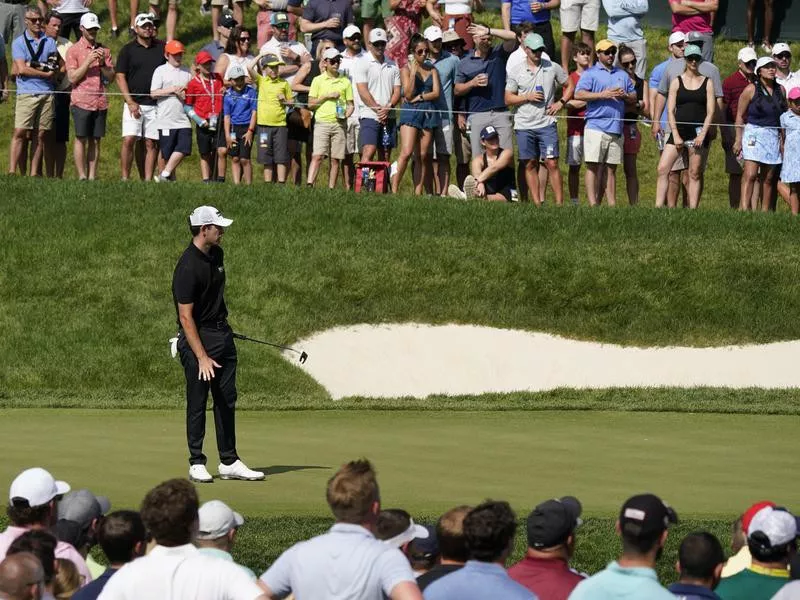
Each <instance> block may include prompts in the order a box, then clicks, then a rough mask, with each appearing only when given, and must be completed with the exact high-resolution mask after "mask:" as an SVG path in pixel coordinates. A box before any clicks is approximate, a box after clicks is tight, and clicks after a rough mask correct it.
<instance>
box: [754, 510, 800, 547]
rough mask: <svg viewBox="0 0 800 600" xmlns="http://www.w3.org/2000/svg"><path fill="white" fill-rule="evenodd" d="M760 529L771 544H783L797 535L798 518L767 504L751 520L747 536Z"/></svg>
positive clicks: (773, 545)
mask: <svg viewBox="0 0 800 600" xmlns="http://www.w3.org/2000/svg"><path fill="white" fill-rule="evenodd" d="M758 531H760V532H761V533H763V534H764V535H766V536H767V539H769V543H770V546H772V547H773V548H774V547H775V546H783V545H785V544H788V543H789V542H791V541H792V540H793V539H794V538H795V537H797V519H795V518H794V515H792V514H791V513H790V512H788V511H786V510H784V509H780V508H774V507H772V506H765V507H764V508H762V509H761V510H760V511H758V512H757V513H756V514H755V516H754V517H753V519H752V520H751V521H750V527H749V528H748V529H747V537H748V538H750V537H752V535H753V534H754V533H756V532H758Z"/></svg>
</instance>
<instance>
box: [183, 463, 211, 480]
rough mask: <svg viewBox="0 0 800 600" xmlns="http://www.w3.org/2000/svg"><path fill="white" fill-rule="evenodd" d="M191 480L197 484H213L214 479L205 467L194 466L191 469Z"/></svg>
mask: <svg viewBox="0 0 800 600" xmlns="http://www.w3.org/2000/svg"><path fill="white" fill-rule="evenodd" d="M189 480H190V481H194V482H196V483H211V482H212V481H214V478H213V477H211V473H209V472H208V469H206V466H205V465H192V466H191V467H189Z"/></svg>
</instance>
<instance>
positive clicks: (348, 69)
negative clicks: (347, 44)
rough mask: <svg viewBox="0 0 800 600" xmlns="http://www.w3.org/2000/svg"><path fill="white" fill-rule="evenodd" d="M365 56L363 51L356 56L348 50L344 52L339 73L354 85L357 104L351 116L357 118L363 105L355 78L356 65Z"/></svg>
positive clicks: (355, 102) (354, 96) (354, 101)
mask: <svg viewBox="0 0 800 600" xmlns="http://www.w3.org/2000/svg"><path fill="white" fill-rule="evenodd" d="M364 54H366V53H365V52H364V51H363V50H361V51H360V52H359V53H358V54H356V55H355V56H350V55H349V54H348V53H347V50H345V51H344V52H342V62H341V63H340V64H339V73H341V74H342V75H344V76H345V77H347V78H348V79H349V80H350V81H351V82H352V84H353V103H354V104H355V110H354V111H353V114H352V115H351V116H352V117H355V118H358V117H359V112H358V107H359V106H360V105H361V98H360V97H359V95H358V88H357V87H356V81H355V79H354V77H355V70H356V64H357V63H358V61H359V60H361V59H362V58H364Z"/></svg>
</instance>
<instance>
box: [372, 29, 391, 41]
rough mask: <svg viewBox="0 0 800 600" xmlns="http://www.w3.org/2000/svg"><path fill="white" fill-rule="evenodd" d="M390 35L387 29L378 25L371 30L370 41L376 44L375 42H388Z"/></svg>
mask: <svg viewBox="0 0 800 600" xmlns="http://www.w3.org/2000/svg"><path fill="white" fill-rule="evenodd" d="M388 41H389V36H387V35H386V31H385V30H384V29H381V28H380V27H376V28H375V29H373V30H372V31H370V32H369V43H370V44H374V43H375V42H388Z"/></svg>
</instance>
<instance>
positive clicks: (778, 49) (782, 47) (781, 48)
mask: <svg viewBox="0 0 800 600" xmlns="http://www.w3.org/2000/svg"><path fill="white" fill-rule="evenodd" d="M784 52H788V53H789V54H791V53H792V49H791V48H790V47H789V44H785V43H784V42H778V43H777V44H775V45H774V46H773V47H772V56H778V54H783V53H784Z"/></svg>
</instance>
